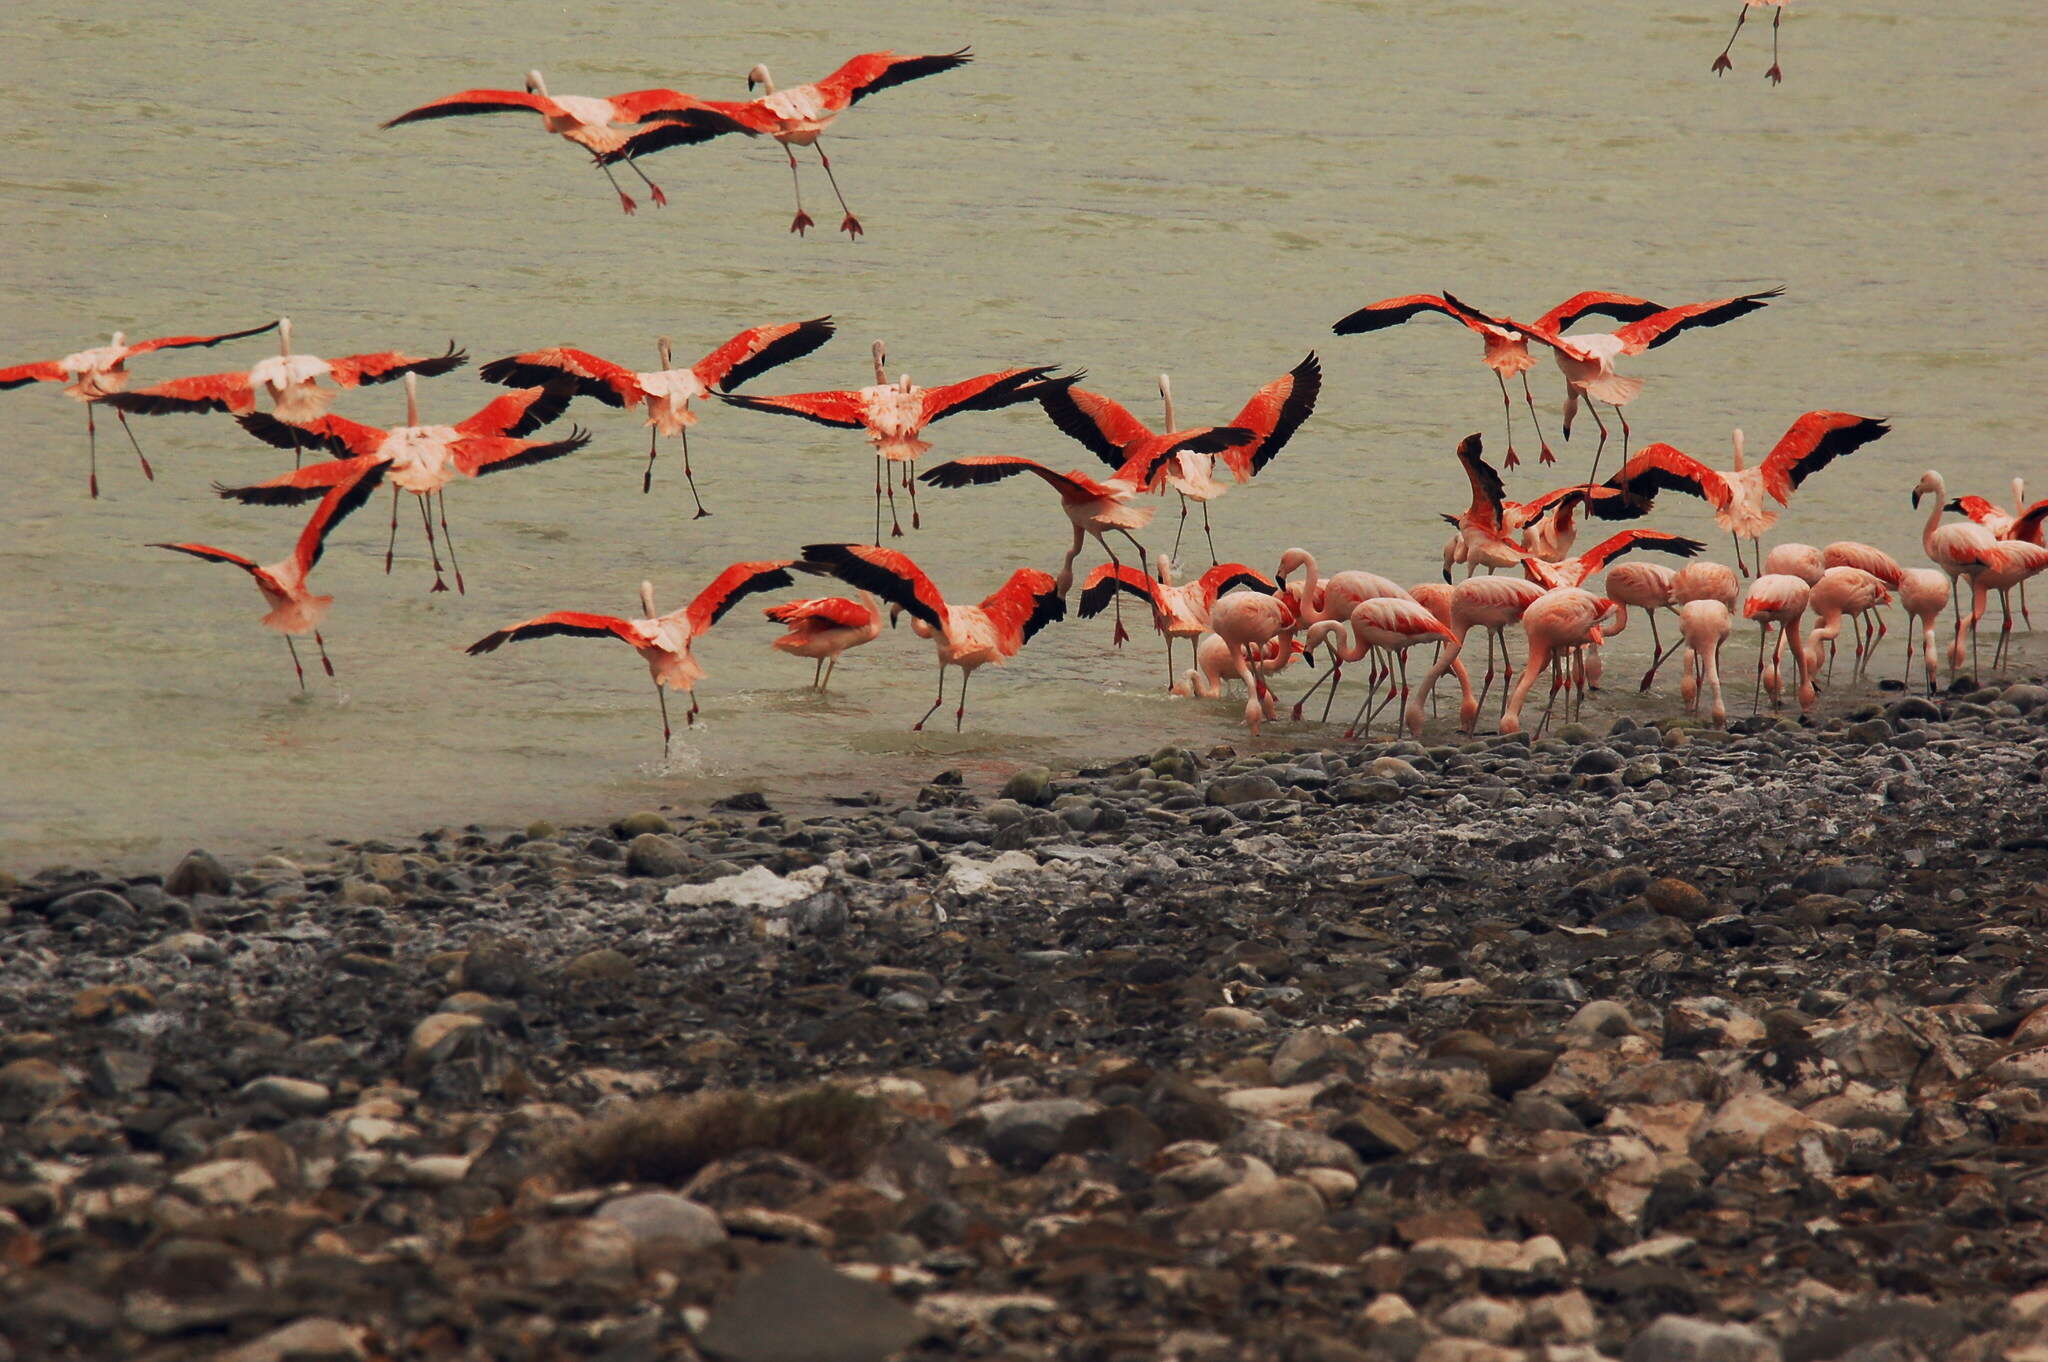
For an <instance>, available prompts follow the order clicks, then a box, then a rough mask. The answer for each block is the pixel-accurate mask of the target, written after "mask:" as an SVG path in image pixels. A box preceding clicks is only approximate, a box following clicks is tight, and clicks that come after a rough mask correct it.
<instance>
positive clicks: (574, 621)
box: [466, 558, 795, 761]
mask: <svg viewBox="0 0 2048 1362" xmlns="http://www.w3.org/2000/svg"><path fill="white" fill-rule="evenodd" d="M790 562H791V560H789V559H786V558H785V559H782V560H781V561H779V562H758V563H734V564H732V565H731V566H730V567H728V568H726V569H725V571H723V572H721V573H719V574H718V576H716V577H714V578H712V580H711V585H709V586H707V587H705V588H704V589H703V590H702V591H700V592H698V593H697V596H696V599H694V600H692V601H691V602H690V603H689V604H688V605H686V606H684V607H683V608H682V609H680V610H671V611H669V612H668V613H667V614H665V615H657V614H656V613H655V612H654V584H653V583H652V582H642V583H640V609H641V610H642V611H643V612H644V616H643V617H642V618H640V619H635V620H628V619H620V618H619V617H618V616H616V615H590V614H584V613H583V612H581V611H576V610H557V611H554V612H553V613H551V614H546V615H536V616H534V617H533V618H532V619H530V620H527V621H525V622H523V623H520V624H514V625H509V626H507V627H506V628H503V629H499V630H497V631H495V632H493V633H489V634H485V635H484V636H483V637H482V638H480V639H478V640H477V641H476V642H474V643H472V644H470V645H469V647H468V649H467V650H466V651H467V652H469V653H470V654H471V655H472V656H475V655H477V654H481V653H492V652H496V651H497V650H498V649H499V648H500V647H501V646H503V645H504V644H506V643H520V642H524V641H525V640H527V639H532V638H546V637H548V636H549V635H551V634H573V635H575V636H577V637H579V638H606V637H610V638H618V639H623V640H625V641H626V642H627V643H629V644H631V645H632V646H633V650H634V651H635V652H637V653H639V654H640V656H641V657H642V658H644V659H646V662H647V670H648V672H649V673H650V674H651V675H652V676H653V677H654V694H655V698H656V699H658V700H659V701H660V702H661V756H662V760H664V761H666V760H668V750H669V739H670V737H671V732H670V729H669V724H668V695H667V693H666V691H664V689H663V687H667V688H668V689H669V690H679V691H683V692H686V693H687V694H688V695H689V697H690V708H689V711H688V712H687V713H686V714H684V715H683V722H684V723H685V724H694V723H696V722H697V710H698V705H697V683H698V682H699V681H702V680H703V679H704V668H703V666H702V665H701V664H700V663H699V662H698V661H697V658H696V655H695V654H694V653H692V652H691V651H690V649H691V645H692V644H694V643H695V642H696V640H697V639H698V638H699V637H700V636H702V635H703V634H704V633H705V631H707V630H709V629H710V628H711V626H712V625H714V624H716V623H718V621H719V620H721V619H723V618H724V617H725V612H726V611H728V610H730V609H732V608H733V606H735V605H737V604H738V603H739V602H740V601H741V600H743V599H744V598H746V597H748V596H751V595H753V594H754V593H755V592H757V591H772V590H774V589H776V588H778V587H785V586H793V585H794V584H795V579H794V578H792V577H791V576H790V575H789V572H788V571H787V569H788V568H789V565H790Z"/></svg>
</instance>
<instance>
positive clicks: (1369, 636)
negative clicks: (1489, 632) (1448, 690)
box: [1304, 596, 1470, 738]
mask: <svg viewBox="0 0 2048 1362" xmlns="http://www.w3.org/2000/svg"><path fill="white" fill-rule="evenodd" d="M1347 624H1348V625H1349V626H1350V632H1351V646H1350V647H1346V646H1345V645H1344V644H1343V643H1342V641H1341V640H1342V638H1343V635H1344V630H1345V626H1346V625H1347ZM1324 642H1328V643H1329V644H1330V646H1331V648H1332V650H1333V651H1334V653H1335V655H1336V656H1337V657H1339V658H1341V659H1342V660H1344V661H1346V662H1357V661H1359V660H1360V659H1362V658H1364V657H1365V655H1366V654H1367V653H1369V652H1375V651H1378V652H1385V653H1387V654H1389V655H1390V657H1389V661H1388V663H1387V681H1388V685H1387V694H1386V696H1385V698H1381V697H1379V696H1377V695H1375V694H1374V693H1373V692H1374V690H1375V689H1376V688H1375V687H1370V686H1369V687H1367V689H1366V696H1365V701H1364V703H1363V704H1361V705H1359V707H1358V713H1357V714H1356V715H1354V716H1353V717H1352V720H1351V726H1350V727H1349V728H1347V729H1345V730H1344V736H1345V737H1347V738H1354V737H1357V736H1359V732H1358V726H1359V723H1360V722H1361V721H1363V722H1364V724H1365V736H1366V737H1371V736H1372V721H1373V720H1374V719H1376V718H1378V717H1379V712H1380V710H1382V709H1384V708H1386V707H1387V706H1388V705H1389V704H1392V703H1393V702H1394V700H1395V699H1396V698H1397V697H1398V698H1399V699H1400V701H1401V703H1402V705H1403V711H1402V718H1403V719H1404V720H1405V721H1406V722H1407V723H1408V724H1409V726H1410V728H1411V729H1412V730H1413V731H1414V732H1415V733H1416V734H1417V735H1420V734H1421V732H1422V694H1423V692H1422V691H1420V690H1418V691H1416V692H1414V702H1413V705H1412V707H1411V706H1410V703H1409V697H1410V691H1409V687H1408V650H1409V649H1410V648H1412V647H1414V646H1415V645H1416V644H1418V643H1432V642H1440V643H1442V644H1443V645H1444V654H1443V655H1448V656H1449V657H1450V658H1451V659H1452V663H1453V664H1455V663H1456V660H1457V653H1458V647H1459V639H1458V636H1457V635H1456V634H1455V633H1453V632H1452V631H1451V628H1450V626H1449V625H1447V624H1445V623H1444V622H1443V621H1442V620H1440V619H1438V618H1437V617H1436V615H1435V613H1434V612H1433V611H1431V610H1430V609H1429V607H1428V606H1425V605H1423V604H1422V603H1421V602H1419V601H1412V600H1402V599H1401V598H1399V597H1391V596H1389V597H1380V598H1378V599H1375V600H1370V601H1363V602H1361V603H1360V604H1359V605H1358V607H1357V608H1356V609H1354V610H1353V611H1352V612H1351V616H1350V618H1349V619H1348V620H1343V621H1339V620H1322V621H1318V622H1317V623H1315V624H1313V625H1311V626H1310V627H1309V631H1308V638H1307V641H1306V645H1305V647H1304V651H1305V652H1306V651H1313V650H1314V649H1315V648H1316V646H1317V645H1319V644H1321V643H1324ZM1441 656H1442V655H1440V657H1439V660H1441ZM1397 668H1398V674H1399V678H1400V679H1399V682H1398V684H1396V682H1395V675H1396V669H1397ZM1467 689H1470V686H1469V683H1468V686H1467ZM1375 701H1377V702H1378V703H1374V702H1375ZM1368 711H1370V713H1368Z"/></svg>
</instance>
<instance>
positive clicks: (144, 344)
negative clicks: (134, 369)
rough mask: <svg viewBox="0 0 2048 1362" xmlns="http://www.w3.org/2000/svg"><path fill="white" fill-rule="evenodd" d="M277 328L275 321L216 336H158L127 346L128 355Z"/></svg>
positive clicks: (227, 339)
mask: <svg viewBox="0 0 2048 1362" xmlns="http://www.w3.org/2000/svg"><path fill="white" fill-rule="evenodd" d="M275 330H277V323H276V322H267V323H265V324H264V325H262V326H252V327H250V328H249V329H248V330H247V331H223V332H221V333H220V334H219V335H216V336H158V337H157V338H156V339H155V340H146V341H137V342H135V344H133V345H131V346H129V347H128V353H129V354H130V355H146V354H148V353H149V352H150V351H152V350H185V349H190V348H192V347H194V346H206V345H219V344H220V343H221V342H222V341H231V340H241V339H242V338H243V337H245V336H260V335H262V334H263V333H264V332H266V331H275Z"/></svg>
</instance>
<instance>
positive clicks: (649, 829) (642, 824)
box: [548, 809, 675, 842]
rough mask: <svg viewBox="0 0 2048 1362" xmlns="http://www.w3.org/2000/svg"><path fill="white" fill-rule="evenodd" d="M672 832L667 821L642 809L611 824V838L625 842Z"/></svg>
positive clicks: (551, 833) (650, 810) (551, 834)
mask: <svg viewBox="0 0 2048 1362" xmlns="http://www.w3.org/2000/svg"><path fill="white" fill-rule="evenodd" d="M674 831H675V829H674V828H673V827H671V826H670V825H669V821H668V819H666V818H664V817H662V816H661V815H660V814H658V813H656V812H654V811H653V810H652V809H643V810H641V811H640V812H639V813H629V814H627V815H626V816H625V817H624V818H621V819H619V820H618V821H616V822H614V823H613V824H612V836H614V837H616V838H618V839H619V840H621V841H627V842H630V841H631V840H633V839H634V838H635V837H640V836H644V835H646V834H648V833H657V834H662V833H670V832H674ZM548 835H549V836H553V835H554V833H553V830H552V829H550V831H549V833H548Z"/></svg>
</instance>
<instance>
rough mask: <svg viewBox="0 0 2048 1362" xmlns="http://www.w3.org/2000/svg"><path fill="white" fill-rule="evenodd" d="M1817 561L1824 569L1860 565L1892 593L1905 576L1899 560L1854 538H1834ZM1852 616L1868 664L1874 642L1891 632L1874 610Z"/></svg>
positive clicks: (1858, 641)
mask: <svg viewBox="0 0 2048 1362" xmlns="http://www.w3.org/2000/svg"><path fill="white" fill-rule="evenodd" d="M1820 562H1821V566H1822V567H1823V568H1835V567H1853V568H1862V569H1863V570H1864V571H1865V572H1867V573H1869V574H1870V575H1871V576H1873V577H1875V578H1877V580H1879V581H1880V582H1883V583H1884V585H1885V589H1886V590H1888V591H1891V592H1894V593H1896V592H1897V591H1898V589H1899V585H1900V583H1901V582H1902V581H1903V580H1904V579H1905V575H1906V570H1905V569H1904V568H1902V567H1900V566H1899V560H1898V559H1896V558H1894V557H1892V556H1891V555H1890V554H1889V553H1886V552H1885V551H1884V550H1883V549H1880V548H1877V547H1875V546H1874V545H1871V544H1864V543H1859V542H1858V541H1856V540H1854V539H1837V540H1836V541H1835V542H1834V543H1832V544H1829V545H1827V546H1825V547H1824V548H1822V549H1821V551H1820ZM1851 618H1852V619H1854V620H1855V622H1856V628H1857V639H1856V643H1857V646H1858V647H1859V648H1861V649H1862V650H1863V655H1864V662H1865V665H1866V666H1867V665H1868V664H1869V662H1870V661H1871V660H1872V659H1874V658H1876V656H1877V645H1878V644H1879V643H1880V642H1882V641H1883V639H1884V636H1885V635H1886V634H1888V633H1890V632H1891V630H1890V628H1889V627H1887V626H1886V624H1885V622H1884V616H1883V615H1882V614H1879V613H1878V612H1877V611H1875V610H1873V611H1870V612H1869V613H1868V614H1866V615H1855V616H1852V617H1851Z"/></svg>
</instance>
